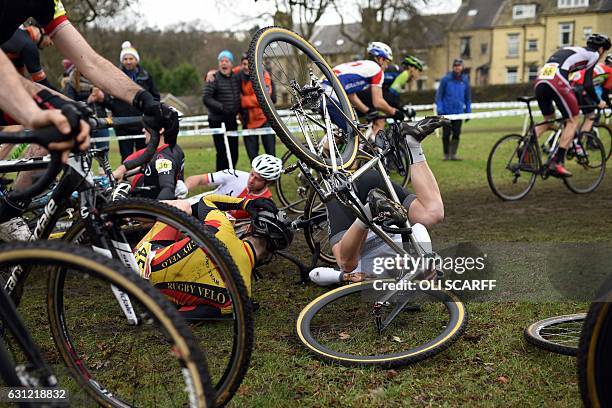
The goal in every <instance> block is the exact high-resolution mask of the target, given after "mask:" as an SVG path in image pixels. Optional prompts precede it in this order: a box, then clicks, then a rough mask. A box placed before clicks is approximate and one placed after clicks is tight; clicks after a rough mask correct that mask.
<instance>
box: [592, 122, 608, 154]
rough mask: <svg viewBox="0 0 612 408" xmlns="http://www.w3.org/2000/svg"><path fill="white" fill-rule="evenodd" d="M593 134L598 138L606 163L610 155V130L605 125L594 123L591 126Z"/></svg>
mask: <svg viewBox="0 0 612 408" xmlns="http://www.w3.org/2000/svg"><path fill="white" fill-rule="evenodd" d="M593 133H595V136H597V138H599V141H600V142H601V144H602V145H603V147H604V150H605V152H606V161H608V160H610V156H611V155H612V130H610V126H608V125H607V124H606V123H596V124H595V125H594V126H593Z"/></svg>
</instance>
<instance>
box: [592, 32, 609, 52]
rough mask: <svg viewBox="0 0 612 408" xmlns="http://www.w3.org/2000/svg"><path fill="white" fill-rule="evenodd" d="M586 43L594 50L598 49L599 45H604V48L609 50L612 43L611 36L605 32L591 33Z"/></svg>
mask: <svg viewBox="0 0 612 408" xmlns="http://www.w3.org/2000/svg"><path fill="white" fill-rule="evenodd" d="M586 45H587V47H588V48H591V49H593V50H598V49H599V47H603V49H604V50H606V51H607V50H609V49H610V46H612V44H611V43H610V38H609V37H608V36H607V35H605V34H597V33H596V34H591V35H589V38H587V42H586Z"/></svg>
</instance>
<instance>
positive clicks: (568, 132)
mask: <svg viewBox="0 0 612 408" xmlns="http://www.w3.org/2000/svg"><path fill="white" fill-rule="evenodd" d="M577 128H578V116H574V117H572V118H570V119H567V120H566V121H565V127H564V128H563V132H562V133H561V140H559V147H561V148H563V149H567V148H568V147H569V145H570V144H571V143H572V140H573V139H574V136H576V129H577Z"/></svg>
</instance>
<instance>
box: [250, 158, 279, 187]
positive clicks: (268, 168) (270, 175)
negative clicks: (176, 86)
mask: <svg viewBox="0 0 612 408" xmlns="http://www.w3.org/2000/svg"><path fill="white" fill-rule="evenodd" d="M251 165H252V166H253V170H255V172H256V173H257V174H259V175H260V176H261V177H263V178H264V179H265V180H268V181H273V180H277V179H278V178H279V177H280V175H281V172H282V171H283V162H282V161H281V159H279V158H278V157H274V156H272V155H270V154H262V155H259V156H257V157H256V158H254V159H253V162H252V163H251Z"/></svg>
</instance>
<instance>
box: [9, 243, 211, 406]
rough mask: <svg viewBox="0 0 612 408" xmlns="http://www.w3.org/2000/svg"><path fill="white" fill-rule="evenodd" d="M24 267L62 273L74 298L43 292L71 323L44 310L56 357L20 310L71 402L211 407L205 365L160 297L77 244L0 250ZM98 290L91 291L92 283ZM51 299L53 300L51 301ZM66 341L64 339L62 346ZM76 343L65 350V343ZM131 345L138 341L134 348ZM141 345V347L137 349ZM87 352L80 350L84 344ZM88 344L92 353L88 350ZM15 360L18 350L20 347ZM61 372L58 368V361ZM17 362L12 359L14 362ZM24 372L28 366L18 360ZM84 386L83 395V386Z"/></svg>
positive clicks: (12, 263) (29, 317)
mask: <svg viewBox="0 0 612 408" xmlns="http://www.w3.org/2000/svg"><path fill="white" fill-rule="evenodd" d="M15 265H20V266H24V267H25V266H27V267H29V268H31V269H32V272H31V273H32V275H34V276H37V277H38V278H42V277H44V275H48V276H49V280H50V282H51V281H53V277H57V276H61V279H56V280H55V282H56V283H59V282H65V281H67V280H70V281H73V287H74V288H75V289H76V291H77V292H79V298H80V301H79V302H75V303H70V304H61V303H58V302H57V299H52V298H51V297H48V298H47V306H48V308H49V309H50V311H52V310H53V309H55V308H57V307H61V308H62V309H63V310H68V311H69V312H70V314H71V315H72V316H74V317H75V319H76V320H78V328H77V329H75V330H71V331H70V335H71V336H74V337H71V336H69V335H68V333H61V330H62V329H63V328H65V326H64V325H63V322H61V321H59V320H58V319H59V318H61V317H63V315H62V316H60V315H59V314H58V313H49V316H48V317H49V325H50V329H51V334H52V336H53V340H54V342H55V346H56V347H57V350H58V351H59V356H58V355H57V352H56V351H55V350H54V346H53V344H52V343H51V342H50V339H49V336H48V334H46V333H44V330H40V327H39V325H40V323H38V320H37V319H36V316H32V315H36V314H37V313H29V314H25V315H24V317H25V322H26V325H30V324H32V325H36V327H37V329H39V330H37V331H36V332H33V334H35V335H36V336H37V338H36V339H35V340H36V342H37V343H38V344H39V345H40V347H41V349H42V350H43V352H44V353H45V356H46V359H47V360H48V361H49V362H50V364H51V368H52V370H53V371H54V373H55V375H56V376H57V379H58V387H59V388H61V389H67V390H68V393H69V395H70V398H71V403H72V405H75V406H87V405H91V404H92V399H93V401H95V402H96V403H98V404H100V405H104V406H112V407H127V406H134V405H136V406H158V405H161V406H165V405H179V406H192V407H206V406H214V395H215V394H214V389H213V388H212V385H211V383H210V378H209V375H208V372H207V364H206V360H205V358H204V354H203V353H202V352H201V350H200V347H199V346H198V344H197V342H196V340H195V337H194V336H193V334H192V332H191V331H190V330H189V328H188V326H187V325H186V324H185V322H184V320H183V319H182V318H181V317H180V316H179V314H178V313H177V312H176V310H175V308H174V307H173V306H172V305H171V304H170V303H169V302H168V301H167V300H166V299H165V298H164V296H163V295H162V294H161V293H159V291H157V290H155V289H154V288H153V287H151V286H150V285H148V284H147V283H146V282H144V281H142V280H141V279H140V278H139V277H138V276H137V275H136V274H134V273H133V272H131V271H129V270H128V269H126V268H125V267H124V266H123V265H122V264H120V263H119V262H117V261H115V260H113V259H110V258H107V257H105V256H102V255H100V254H96V253H95V252H93V251H91V250H89V249H87V248H82V247H75V246H73V245H69V244H67V243H65V242H60V241H54V242H51V241H40V242H34V243H16V244H11V245H7V246H4V247H3V248H2V251H1V252H0V267H2V268H4V267H11V266H15ZM111 285H112V287H114V288H117V289H118V290H120V291H121V292H122V293H123V294H124V297H123V298H122V301H124V302H125V301H126V299H129V301H130V302H131V305H132V307H133V310H134V312H135V314H136V316H138V318H139V324H138V325H129V324H127V321H126V319H125V316H122V315H121V313H117V312H118V311H119V310H120V307H119V303H118V301H117V299H116V298H115V297H114V296H113V295H112V293H111ZM96 288H97V290H94V289H96ZM54 300H55V302H54ZM65 340H71V341H70V342H69V343H68V344H63V342H64V341H65ZM74 344H76V345H78V347H76V348H71V347H70V345H74ZM137 345H140V347H138V346H137ZM143 345H146V347H142V346H143ZM86 347H87V348H89V349H91V350H92V352H91V353H90V354H87V355H84V354H81V353H80V351H81V350H82V349H84V348H86ZM93 350H95V351H96V352H95V354H94V352H93ZM13 355H14V356H16V358H15V361H17V362H19V361H20V359H22V356H20V355H19V353H15V354H13ZM62 360H63V361H64V362H65V363H66V365H67V367H68V373H66V372H65V371H64V370H62V369H61V367H60V364H61V361H62ZM18 364H19V363H18ZM22 367H23V369H25V370H27V369H28V365H27V364H25V365H22ZM83 391H85V392H87V395H85V394H84V392H83Z"/></svg>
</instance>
